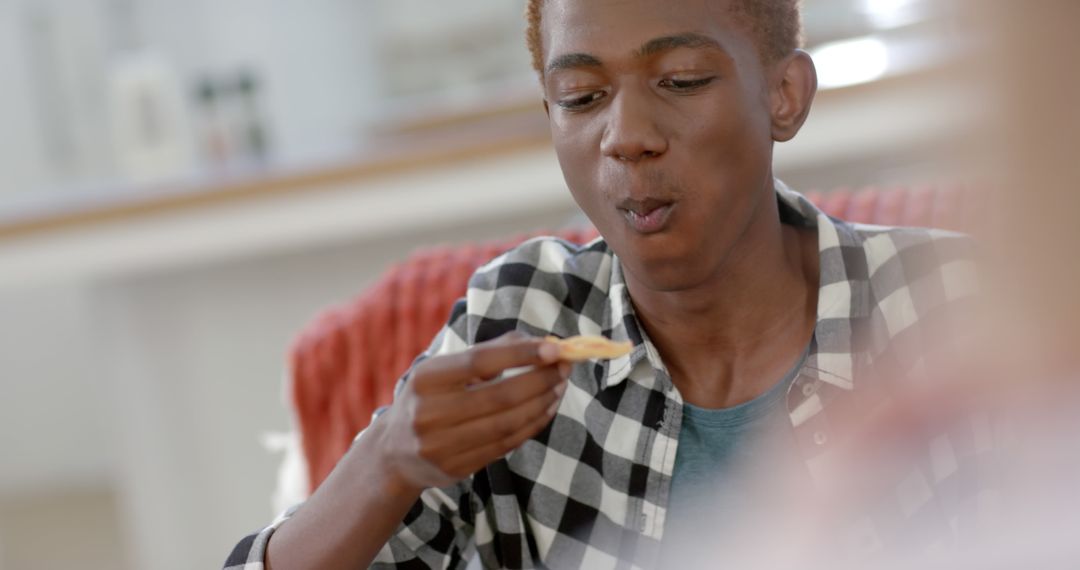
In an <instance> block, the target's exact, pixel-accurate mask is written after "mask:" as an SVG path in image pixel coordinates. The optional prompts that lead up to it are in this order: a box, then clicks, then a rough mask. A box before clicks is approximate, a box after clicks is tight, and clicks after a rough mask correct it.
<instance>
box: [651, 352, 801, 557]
mask: <svg viewBox="0 0 1080 570" xmlns="http://www.w3.org/2000/svg"><path fill="white" fill-rule="evenodd" d="M809 351H810V348H809V347H807V350H806V351H805V352H804V353H803V355H802V357H801V358H799V360H798V361H797V362H796V364H795V366H794V367H792V369H791V371H790V372H788V373H787V374H786V375H785V376H784V377H783V378H782V379H780V381H779V382H777V383H776V385H774V386H773V387H772V388H770V389H769V390H768V391H767V392H765V393H764V394H762V395H760V396H758V397H757V398H755V399H753V400H751V401H749V402H746V403H743V404H740V405H738V406H734V407H731V408H722V409H706V408H701V407H698V406H694V405H692V404H684V405H683V418H682V428H681V430H680V432H679V448H678V452H677V453H676V455H675V468H674V472H673V474H672V479H671V491H670V495H669V500H668V509H667V517H666V519H667V523H666V525H665V529H664V550H665V552H667V553H668V554H671V552H669V551H671V550H672V549H675V548H676V547H675V546H674V545H679V543H680V539H681V538H684V537H695V538H691V540H693V541H695V542H696V541H699V540H700V539H699V537H700V536H701V535H702V532H703V527H702V524H703V523H706V524H707V525H708V526H707V527H705V528H707V529H709V531H713V530H715V531H716V532H722V529H723V528H724V527H725V526H726V525H731V524H738V522H739V519H740V518H742V517H743V516H745V515H747V514H749V513H752V512H753V511H754V510H755V508H756V506H757V505H759V504H760V501H763V500H767V499H768V498H767V497H762V492H767V491H766V490H765V489H763V488H762V487H761V485H760V484H759V483H760V481H759V479H758V478H756V477H755V476H754V474H755V473H756V472H755V471H754V469H760V468H762V467H763V466H764V467H766V468H768V469H769V470H770V473H769V475H770V476H772V475H775V474H776V471H775V470H785V471H789V472H791V473H790V474H791V475H792V476H799V475H800V473H804V472H805V468H804V467H802V464H801V461H800V459H799V454H798V452H797V448H796V445H795V440H794V436H793V434H792V429H791V420H790V419H789V417H788V412H787V406H785V404H784V403H785V396H786V395H787V391H788V387H790V386H791V383H792V382H793V381H794V379H795V377H796V376H797V375H798V372H799V369H800V368H802V365H803V362H804V361H805V360H806V356H807V354H809ZM798 470H802V471H799V472H798V473H796V471H798ZM686 546H688V545H686V544H683V545H679V546H678V547H677V549H678V550H683V549H684V547H686Z"/></svg>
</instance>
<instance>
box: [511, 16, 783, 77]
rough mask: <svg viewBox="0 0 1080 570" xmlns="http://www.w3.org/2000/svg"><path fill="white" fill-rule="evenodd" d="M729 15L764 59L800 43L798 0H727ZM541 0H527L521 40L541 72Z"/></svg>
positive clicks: (771, 59) (774, 58) (769, 59)
mask: <svg viewBox="0 0 1080 570" xmlns="http://www.w3.org/2000/svg"><path fill="white" fill-rule="evenodd" d="M730 2H731V12H732V15H733V16H734V17H735V18H736V20H738V21H739V23H740V24H743V25H745V26H746V27H747V28H748V29H749V30H750V31H751V32H752V33H753V35H754V41H755V42H756V43H757V48H758V53H759V55H760V56H761V59H762V60H763V61H764V62H765V63H774V62H776V61H779V60H781V59H783V58H784V57H786V56H787V55H788V54H790V53H791V52H793V51H795V50H796V49H798V48H799V47H800V46H801V45H802V19H801V16H800V9H799V4H800V0H730ZM543 5H544V0H529V5H528V7H527V8H526V9H525V18H526V21H527V23H528V28H527V29H526V32H525V41H526V42H527V43H528V45H529V53H530V54H532V64H533V69H535V70H536V72H537V73H540V74H543V72H544V56H543V54H541V50H540V10H541V9H542V8H543Z"/></svg>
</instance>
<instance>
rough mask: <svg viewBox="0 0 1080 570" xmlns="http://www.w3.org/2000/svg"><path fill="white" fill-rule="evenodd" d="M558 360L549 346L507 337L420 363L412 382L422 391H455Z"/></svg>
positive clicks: (525, 338)
mask: <svg viewBox="0 0 1080 570" xmlns="http://www.w3.org/2000/svg"><path fill="white" fill-rule="evenodd" d="M558 358H559V350H558V347H556V346H555V345H553V344H552V343H550V342H547V341H545V340H543V339H539V338H534V337H528V336H526V335H524V334H521V333H510V334H507V335H504V336H502V337H499V338H498V339H495V340H493V341H488V342H484V343H480V344H478V345H476V346H474V347H472V348H470V349H469V350H466V351H464V352H460V353H457V354H450V355H446V356H440V357H436V358H431V359H429V360H427V361H425V362H422V363H421V364H420V365H418V366H417V369H416V370H415V371H414V373H413V378H414V379H418V380H421V382H422V383H423V384H425V385H426V386H425V387H442V388H446V387H451V386H453V387H456V386H463V385H465V384H467V383H469V382H471V381H475V380H490V379H492V378H494V377H496V376H498V375H499V374H502V373H503V371H505V370H507V369H510V368H519V367H523V366H543V365H547V364H551V363H553V362H556V361H557V360H558Z"/></svg>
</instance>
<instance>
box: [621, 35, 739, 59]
mask: <svg viewBox="0 0 1080 570" xmlns="http://www.w3.org/2000/svg"><path fill="white" fill-rule="evenodd" d="M676 48H697V49H700V48H706V49H716V50H720V51H722V52H725V53H726V50H725V49H724V47H723V46H721V45H720V42H718V41H716V40H714V39H712V38H710V37H709V36H703V35H701V34H698V33H694V32H687V33H685V34H675V35H672V36H663V37H660V38H656V39H652V40H649V41H647V42H645V43H644V44H642V46H641V47H640V48H638V50H637V54H636V55H637V56H638V57H650V56H654V55H656V54H658V53H663V52H665V51H669V50H673V49H676Z"/></svg>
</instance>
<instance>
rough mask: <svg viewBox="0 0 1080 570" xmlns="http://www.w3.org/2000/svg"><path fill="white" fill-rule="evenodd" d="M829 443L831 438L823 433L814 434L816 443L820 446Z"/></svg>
mask: <svg viewBox="0 0 1080 570" xmlns="http://www.w3.org/2000/svg"><path fill="white" fill-rule="evenodd" d="M827 441H829V436H827V435H825V432H823V431H816V432H814V443H816V444H818V445H825V442H827Z"/></svg>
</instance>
